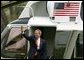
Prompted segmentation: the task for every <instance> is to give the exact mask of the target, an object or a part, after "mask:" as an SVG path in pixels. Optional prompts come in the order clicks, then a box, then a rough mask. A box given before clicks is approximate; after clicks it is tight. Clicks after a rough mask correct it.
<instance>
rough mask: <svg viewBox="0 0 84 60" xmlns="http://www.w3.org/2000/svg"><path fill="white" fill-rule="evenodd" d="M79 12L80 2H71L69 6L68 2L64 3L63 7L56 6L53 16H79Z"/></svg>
mask: <svg viewBox="0 0 84 60" xmlns="http://www.w3.org/2000/svg"><path fill="white" fill-rule="evenodd" d="M59 4H60V3H59ZM58 6H59V5H58ZM59 7H60V6H59ZM78 12H79V3H78V2H77V3H76V2H69V6H67V3H64V6H63V8H62V9H59V8H58V9H56V8H54V11H53V16H78Z"/></svg>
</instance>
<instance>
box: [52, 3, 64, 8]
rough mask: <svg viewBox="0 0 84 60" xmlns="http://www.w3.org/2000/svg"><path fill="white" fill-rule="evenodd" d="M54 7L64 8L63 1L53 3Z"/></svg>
mask: <svg viewBox="0 0 84 60" xmlns="http://www.w3.org/2000/svg"><path fill="white" fill-rule="evenodd" d="M54 9H64V3H55V6H54Z"/></svg>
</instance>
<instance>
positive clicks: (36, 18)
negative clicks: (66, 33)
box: [19, 1, 83, 30]
mask: <svg viewBox="0 0 84 60" xmlns="http://www.w3.org/2000/svg"><path fill="white" fill-rule="evenodd" d="M45 2H46V1H45ZM68 2H69V3H78V5H76V4H75V5H74V6H76V7H78V8H77V9H78V12H77V16H73V14H72V15H70V14H71V13H69V14H66V15H67V16H53V11H54V5H55V3H68ZM81 3H82V1H47V4H46V3H44V2H41V1H29V2H28V3H27V5H26V7H25V8H24V10H23V11H22V13H21V15H20V16H19V19H21V18H27V17H30V16H31V15H32V16H33V17H32V18H30V20H29V22H28V25H29V24H30V25H31V26H32V25H35V24H34V23H36V26H37V25H38V26H41V23H42V25H44V26H45V25H46V24H47V22H48V21H50V22H51V23H53V24H54V25H55V26H56V27H57V30H83V21H82V19H81V18H80V11H81ZM45 6H46V9H45ZM74 6H71V7H74ZM59 7H60V6H59ZM68 9H70V8H68ZM73 9H74V8H73ZM45 10H47V11H45ZM56 10H59V9H56ZM63 13H64V12H63ZM66 13H68V12H66ZM72 13H73V12H72ZM41 14H44V15H41ZM47 14H48V15H47ZM69 15H70V16H69ZM50 17H55V19H54V20H53V19H50ZM70 17H71V18H72V19H71V20H73V18H74V17H75V20H74V21H70ZM44 20H48V21H45V23H43V21H44ZM31 22H32V23H31ZM38 22H39V23H38Z"/></svg>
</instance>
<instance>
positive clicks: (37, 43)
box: [22, 29, 47, 59]
mask: <svg viewBox="0 0 84 60" xmlns="http://www.w3.org/2000/svg"><path fill="white" fill-rule="evenodd" d="M27 32H28V30H25V31H24V32H23V33H22V36H24V37H25V38H26V39H27V40H29V41H30V49H29V53H28V58H29V59H35V58H36V59H46V58H47V48H46V42H45V40H44V39H42V38H41V34H42V32H41V30H39V29H36V30H35V32H34V35H32V36H28V33H27Z"/></svg>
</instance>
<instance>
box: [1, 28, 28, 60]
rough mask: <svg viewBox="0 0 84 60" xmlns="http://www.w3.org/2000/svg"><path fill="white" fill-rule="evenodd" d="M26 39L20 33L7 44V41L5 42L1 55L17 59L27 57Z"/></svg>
mask: <svg viewBox="0 0 84 60" xmlns="http://www.w3.org/2000/svg"><path fill="white" fill-rule="evenodd" d="M24 29H25V28H24ZM17 31H18V29H17ZM12 34H14V33H12ZM17 34H18V33H17ZM9 35H10V34H9ZM7 41H8V40H7ZM26 41H27V40H26V39H25V38H23V37H22V36H21V35H20V34H19V35H18V36H16V37H14V38H13V39H12V40H11V41H10V42H9V43H8V44H6V43H7V42H6V43H5V44H4V45H5V46H4V48H3V50H1V56H2V57H4V58H17V59H21V58H26V54H27V42H26Z"/></svg>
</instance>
